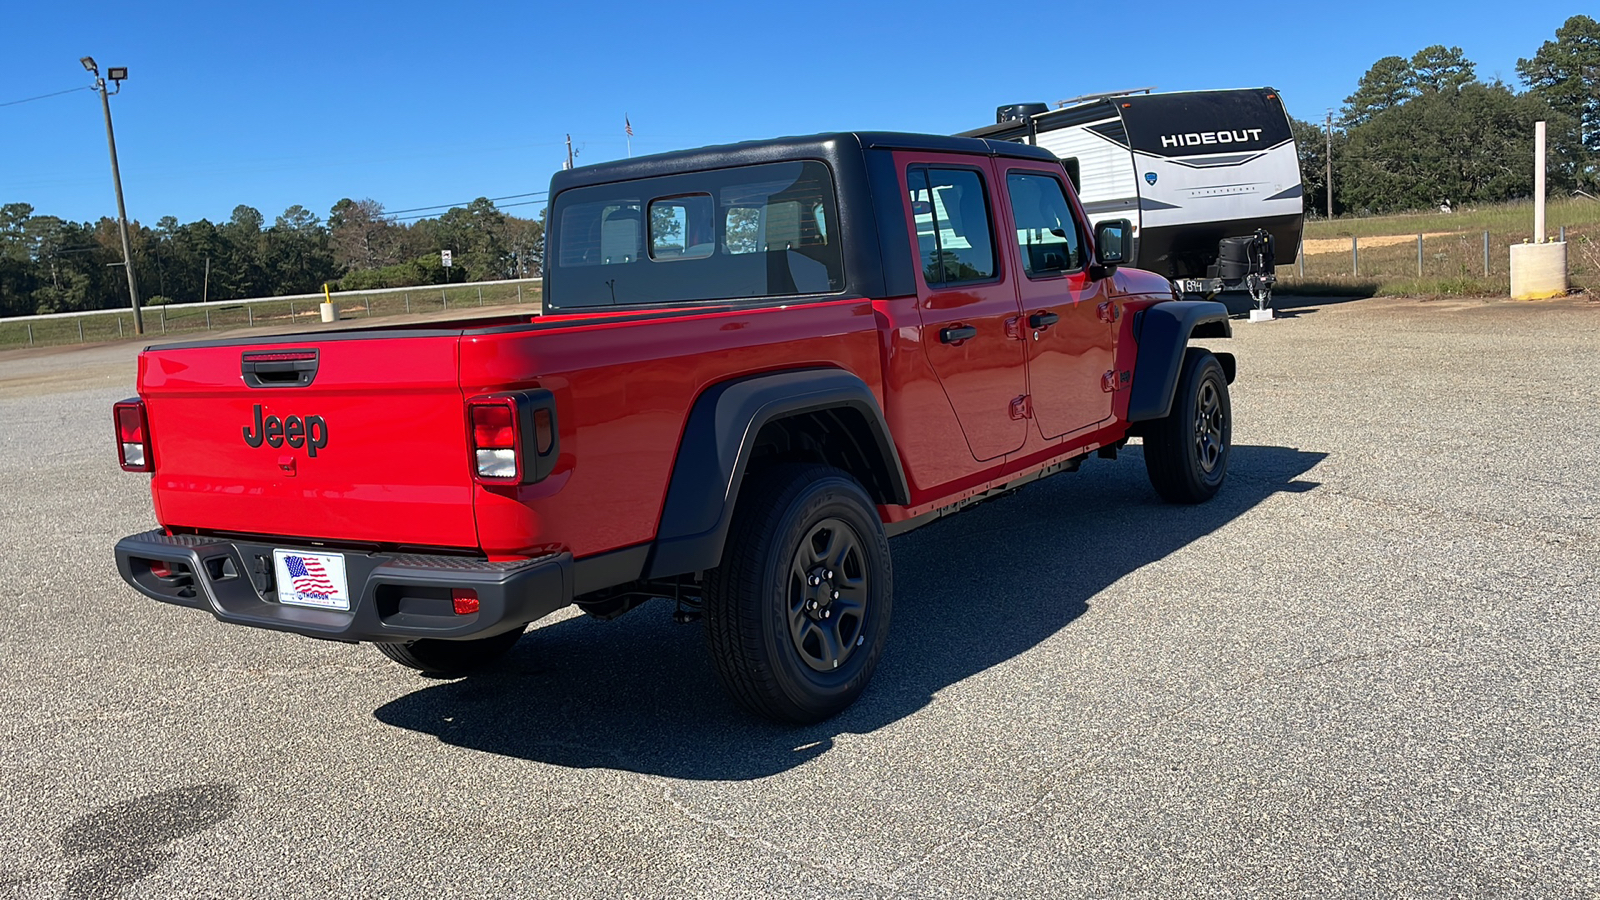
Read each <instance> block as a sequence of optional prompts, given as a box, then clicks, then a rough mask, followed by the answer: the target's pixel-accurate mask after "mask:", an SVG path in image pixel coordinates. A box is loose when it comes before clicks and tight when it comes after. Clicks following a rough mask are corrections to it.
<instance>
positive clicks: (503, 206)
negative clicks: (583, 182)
mask: <svg viewBox="0 0 1600 900" xmlns="http://www.w3.org/2000/svg"><path fill="white" fill-rule="evenodd" d="M537 193H541V194H542V193H544V192H543V191H538V192H537ZM518 196H523V197H526V196H528V195H527V194H521V195H518ZM544 202H545V201H544V200H542V199H540V200H523V201H521V202H519V203H498V204H495V209H510V208H512V207H514V206H534V205H538V204H541V203H544ZM465 206H466V204H464V203H457V204H454V205H453V206H450V207H448V208H447V207H443V206H429V207H420V208H422V209H447V210H448V209H461V208H464V207H465ZM439 215H440V213H434V212H423V213H415V214H413V215H409V216H391V215H389V214H387V213H385V214H384V218H386V219H388V220H389V221H391V222H415V221H417V220H419V219H432V218H437V217H438V216H439Z"/></svg>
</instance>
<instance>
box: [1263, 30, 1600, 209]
mask: <svg viewBox="0 0 1600 900" xmlns="http://www.w3.org/2000/svg"><path fill="white" fill-rule="evenodd" d="M1517 75H1518V78H1519V79H1520V80H1521V82H1522V84H1523V86H1524V88H1525V89H1524V90H1522V91H1517V90H1515V89H1514V88H1513V87H1512V86H1511V85H1508V84H1506V83H1504V82H1502V81H1500V80H1498V79H1496V80H1494V81H1492V82H1484V81H1482V80H1480V79H1479V78H1478V77H1477V74H1476V65H1475V64H1474V63H1473V62H1472V61H1471V60H1469V59H1467V58H1466V56H1465V55H1464V54H1463V53H1462V51H1461V48H1460V47H1445V46H1442V45H1434V46H1431V47H1425V48H1423V49H1422V50H1419V51H1417V53H1416V54H1414V55H1413V56H1411V57H1410V58H1409V59H1408V58H1405V57H1401V56H1387V57H1384V58H1383V59H1380V60H1378V61H1377V62H1375V63H1373V64H1372V67H1371V68H1370V69H1368V70H1367V72H1366V74H1364V75H1362V76H1361V78H1360V80H1359V81H1358V82H1357V83H1356V88H1355V90H1354V91H1353V92H1352V93H1351V94H1350V96H1349V97H1347V98H1345V102H1344V106H1343V108H1342V109H1341V110H1340V111H1339V114H1338V116H1337V117H1336V118H1335V119H1334V121H1333V128H1332V129H1331V131H1332V135H1331V144H1332V148H1331V149H1332V153H1333V213H1334V215H1343V214H1356V215H1371V214H1380V213H1389V212H1397V211H1402V210H1414V209H1427V208H1434V207H1439V206H1441V205H1444V204H1446V203H1448V204H1451V205H1453V206H1461V205H1463V204H1483V203H1497V202H1503V201H1506V200H1514V199H1519V198H1525V197H1530V196H1532V194H1533V142H1534V123H1535V122H1539V121H1544V122H1545V123H1546V133H1547V136H1546V153H1547V157H1546V159H1547V162H1548V184H1549V189H1550V190H1552V191H1562V192H1565V191H1572V190H1583V191H1586V192H1588V193H1590V194H1600V23H1597V22H1596V21H1595V20H1594V19H1592V18H1590V17H1588V16H1583V15H1578V16H1573V17H1571V18H1569V19H1567V21H1566V22H1565V23H1564V24H1562V26H1561V27H1560V28H1558V29H1556V33H1555V37H1554V39H1553V40H1549V41H1545V42H1544V43H1543V45H1542V46H1540V47H1539V49H1538V51H1537V52H1535V53H1534V54H1533V56H1531V57H1529V58H1527V59H1520V60H1518V61H1517ZM1292 125H1293V126H1294V137H1295V143H1296V144H1297V146H1298V147H1299V151H1300V171H1301V181H1302V183H1303V184H1304V186H1305V191H1306V210H1307V212H1308V213H1312V214H1315V215H1326V213H1327V210H1328V177H1327V161H1328V152H1329V143H1330V137H1329V134H1328V132H1327V131H1326V130H1325V129H1324V125H1323V123H1311V122H1302V121H1300V120H1298V119H1296V120H1293V121H1292Z"/></svg>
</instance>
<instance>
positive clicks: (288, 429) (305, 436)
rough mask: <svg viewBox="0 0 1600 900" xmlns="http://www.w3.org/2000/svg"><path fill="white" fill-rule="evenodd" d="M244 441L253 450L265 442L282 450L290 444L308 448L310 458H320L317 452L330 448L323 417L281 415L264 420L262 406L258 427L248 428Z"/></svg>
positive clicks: (258, 417)
mask: <svg viewBox="0 0 1600 900" xmlns="http://www.w3.org/2000/svg"><path fill="white" fill-rule="evenodd" d="M244 442H245V443H246V444H249V445H250V446H252V447H259V446H261V445H262V443H263V442H265V443H266V444H267V446H269V447H282V446H283V445H284V444H288V445H289V446H291V447H294V448H296V449H299V448H300V447H306V448H308V450H309V451H310V453H309V455H310V456H312V457H313V458H315V457H316V455H317V451H318V450H321V449H322V448H323V447H326V446H328V423H327V422H325V421H323V420H322V417H321V416H306V417H305V418H304V419H302V418H300V417H299V416H290V417H289V418H287V419H280V418H278V417H277V416H267V417H266V418H265V419H262V417H261V404H259V403H257V404H256V421H255V424H254V425H246V426H245V427H244Z"/></svg>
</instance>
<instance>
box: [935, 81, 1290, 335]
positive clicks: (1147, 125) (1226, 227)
mask: <svg viewBox="0 0 1600 900" xmlns="http://www.w3.org/2000/svg"><path fill="white" fill-rule="evenodd" d="M995 118H996V120H997V121H996V124H994V125H989V126H986V127H984V128H979V129H975V130H973V131H969V132H966V133H965V134H966V135H967V136H970V137H986V138H994V139H1000V140H1012V141H1018V142H1021V143H1028V144H1034V145H1037V146H1040V147H1044V148H1045V149H1047V150H1049V151H1051V152H1052V153H1054V154H1055V155H1056V156H1058V157H1060V158H1061V159H1062V161H1063V162H1064V163H1065V165H1066V168H1067V172H1068V174H1069V175H1070V176H1071V177H1072V180H1073V182H1074V184H1076V185H1077V188H1078V196H1079V198H1080V200H1081V201H1082V202H1083V207H1084V212H1086V213H1087V214H1088V216H1089V218H1090V220H1091V221H1101V220H1105V219H1127V220H1128V221H1129V222H1131V223H1132V224H1133V233H1134V248H1133V251H1134V253H1133V260H1132V262H1133V264H1134V265H1137V266H1138V267H1139V268H1142V269H1149V270H1151V271H1155V272H1160V273H1162V274H1164V275H1166V276H1167V277H1169V278H1172V279H1173V280H1174V281H1176V282H1178V284H1179V286H1180V287H1181V288H1183V289H1184V290H1187V291H1193V292H1205V293H1209V292H1213V291H1215V290H1218V289H1220V288H1222V287H1237V286H1240V285H1243V286H1246V287H1249V288H1250V289H1251V293H1252V294H1253V295H1255V296H1256V297H1257V299H1258V300H1259V301H1262V302H1263V304H1264V303H1265V297H1264V293H1265V292H1266V291H1270V289H1271V284H1272V282H1273V280H1274V279H1273V277H1272V267H1273V265H1274V263H1275V262H1283V263H1289V262H1293V261H1294V259H1295V254H1296V253H1297V252H1298V249H1299V246H1300V230H1301V224H1302V221H1303V218H1304V208H1303V203H1304V192H1303V190H1302V188H1301V185H1300V161H1299V157H1298V154H1297V153H1296V150H1295V144H1294V136H1293V134H1292V132H1291V131H1290V128H1289V117H1288V114H1287V113H1285V112H1284V108H1283V101H1282V100H1281V99H1280V98H1279V96H1278V92H1277V91H1276V90H1273V89H1272V88H1247V89H1242V90H1229V91H1184V92H1176V93H1166V94H1157V93H1150V92H1148V90H1147V91H1145V92H1134V93H1122V94H1102V95H1094V96H1090V97H1080V98H1077V99H1076V100H1071V101H1066V102H1064V103H1062V104H1060V106H1059V108H1057V109H1050V108H1049V107H1048V106H1046V105H1045V104H1043V103H1024V104H1016V105H1013V106H1002V107H1000V108H999V109H998V110H997V114H996V116H995ZM1258 232H1260V233H1261V234H1260V235H1258ZM1263 237H1267V238H1269V240H1263ZM1274 250H1276V258H1274Z"/></svg>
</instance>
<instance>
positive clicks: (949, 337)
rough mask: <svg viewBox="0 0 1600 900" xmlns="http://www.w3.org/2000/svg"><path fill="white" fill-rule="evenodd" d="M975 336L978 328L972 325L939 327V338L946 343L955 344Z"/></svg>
mask: <svg viewBox="0 0 1600 900" xmlns="http://www.w3.org/2000/svg"><path fill="white" fill-rule="evenodd" d="M977 336H978V329H977V327H975V326H972V325H957V326H955V327H954V328H941V329H939V340H941V341H943V342H944V343H946V344H957V343H960V342H962V341H964V340H967V339H968V338H975V337H977Z"/></svg>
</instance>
